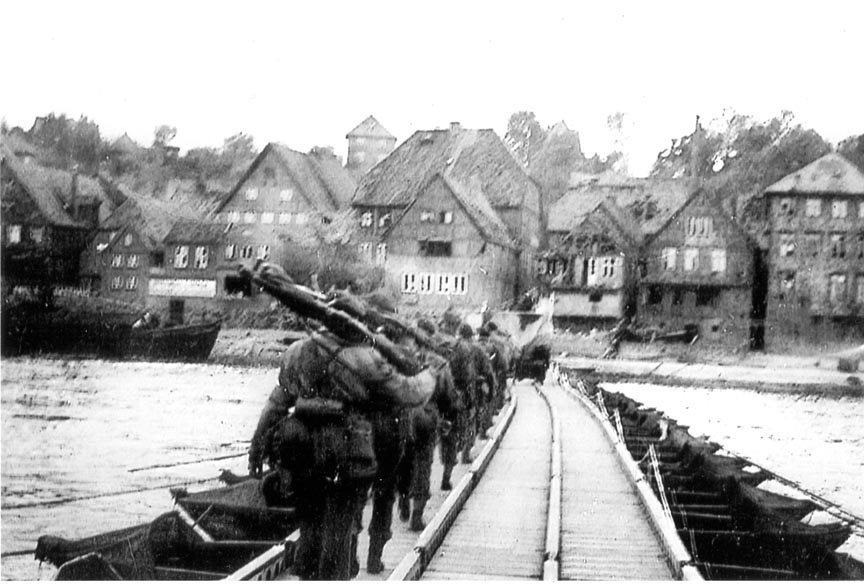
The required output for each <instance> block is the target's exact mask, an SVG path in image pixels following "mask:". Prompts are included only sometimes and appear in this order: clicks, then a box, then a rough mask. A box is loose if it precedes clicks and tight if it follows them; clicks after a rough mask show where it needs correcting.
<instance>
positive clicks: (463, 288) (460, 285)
mask: <svg viewBox="0 0 864 584" xmlns="http://www.w3.org/2000/svg"><path fill="white" fill-rule="evenodd" d="M453 293H454V294H467V293H468V276H466V275H465V274H454V275H453Z"/></svg>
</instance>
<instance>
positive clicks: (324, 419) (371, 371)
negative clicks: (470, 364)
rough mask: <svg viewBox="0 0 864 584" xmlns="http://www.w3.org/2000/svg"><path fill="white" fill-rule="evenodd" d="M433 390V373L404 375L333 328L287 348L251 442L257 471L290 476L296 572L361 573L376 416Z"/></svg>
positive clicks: (325, 576) (314, 576)
mask: <svg viewBox="0 0 864 584" xmlns="http://www.w3.org/2000/svg"><path fill="white" fill-rule="evenodd" d="M434 387H435V378H434V376H433V374H432V373H431V372H430V371H428V370H423V371H421V372H419V373H418V374H416V375H414V376H406V375H403V374H401V373H399V372H398V371H396V370H395V369H394V368H393V366H392V365H390V363H388V362H387V361H386V360H385V359H384V358H383V357H382V356H381V354H380V353H379V352H378V351H377V350H375V349H374V348H373V347H370V346H368V345H362V344H350V343H346V342H345V341H343V340H342V339H339V338H337V337H335V336H334V335H332V334H330V333H327V332H319V333H315V334H313V335H312V336H311V337H310V338H309V339H306V340H303V341H298V342H296V343H294V344H293V345H291V347H289V349H288V351H286V353H285V357H284V360H283V365H282V367H281V368H280V371H279V385H278V386H277V387H276V388H275V389H274V390H273V392H272V393H271V395H270V398H269V400H268V402H267V404H266V405H265V407H264V410H263V411H262V413H261V417H260V419H259V422H258V426H257V428H256V430H255V435H254V437H253V439H252V445H251V448H250V452H249V468H250V473H251V474H253V475H255V476H260V474H261V468H262V465H263V461H264V460H265V459H266V460H269V462H270V465H271V466H276V467H280V468H283V469H286V470H288V471H289V472H290V474H291V481H292V486H293V490H294V493H295V497H296V500H297V508H298V519H299V523H300V541H299V542H298V545H297V548H296V550H295V555H294V571H295V573H296V574H297V575H299V576H300V577H301V578H302V579H307V580H348V579H350V578H351V577H352V576H353V575H355V574H356V572H357V570H358V569H359V566H357V564H356V534H357V531H358V518H359V517H360V516H361V514H362V502H363V501H364V500H365V494H366V493H368V489H369V486H370V484H371V482H372V480H373V478H374V476H375V473H376V471H377V462H376V459H375V453H374V450H373V448H374V447H373V429H372V422H371V419H370V417H371V416H373V415H375V413H376V412H381V411H392V409H393V408H400V407H414V406H418V405H422V404H423V403H425V402H426V400H428V399H429V397H430V396H431V395H432V392H433V390H434ZM291 408H294V410H293V412H291V411H290V410H291Z"/></svg>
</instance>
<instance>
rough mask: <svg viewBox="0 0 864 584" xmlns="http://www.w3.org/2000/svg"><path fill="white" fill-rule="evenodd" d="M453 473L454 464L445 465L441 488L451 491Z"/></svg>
mask: <svg viewBox="0 0 864 584" xmlns="http://www.w3.org/2000/svg"><path fill="white" fill-rule="evenodd" d="M452 474H453V467H452V466H449V465H448V466H445V467H444V475H443V476H442V477H441V490H442V491H449V490H451V489H452V488H453V485H451V484H450V476H451V475H452Z"/></svg>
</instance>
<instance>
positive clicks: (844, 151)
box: [837, 134, 864, 172]
mask: <svg viewBox="0 0 864 584" xmlns="http://www.w3.org/2000/svg"><path fill="white" fill-rule="evenodd" d="M837 152H838V153H840V154H841V155H843V156H844V157H845V158H846V160H848V161H849V162H851V163H852V164H854V165H856V166H857V167H858V168H860V169H861V171H862V172H864V134H861V135H859V136H849V137H848V138H846V139H845V140H841V141H840V143H839V144H838V145H837Z"/></svg>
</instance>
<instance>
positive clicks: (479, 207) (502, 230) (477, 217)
mask: <svg viewBox="0 0 864 584" xmlns="http://www.w3.org/2000/svg"><path fill="white" fill-rule="evenodd" d="M436 180H440V181H441V182H443V183H444V185H445V186H446V187H447V189H448V190H449V191H450V192H451V193H453V197H454V198H455V199H456V202H457V203H458V204H459V206H460V207H462V209H463V210H464V211H465V214H466V215H468V219H469V220H470V221H471V223H472V224H473V225H474V226H475V227H476V228H477V230H478V231H479V232H480V235H481V236H482V237H483V239H484V240H486V241H489V242H492V243H497V244H498V245H501V246H504V247H509V248H512V247H514V243H513V240H512V238H511V237H510V233H509V232H508V231H507V226H506V225H504V223H503V222H502V221H501V219H500V218H499V217H498V214H497V213H496V212H495V210H494V209H492V207H491V206H489V201H487V200H486V197H485V196H483V192H482V191H481V190H480V186H479V184H477V183H476V181H475V184H473V185H462V184H459V183H457V182H455V181H453V180H451V179H448V178H446V177H444V176H442V175H441V174H435V175H433V176H432V177H431V178H430V179H429V182H428V183H427V184H426V185H425V186H424V188H423V189H422V190H421V192H420V195H419V196H417V197H415V198H414V199H413V200H412V201H411V203H409V205H408V207H406V208H405V211H404V212H402V213H401V214H400V215H399V217H397V218H396V220H395V221H394V222H393V223H392V224H391V225H390V227H389V228H388V229H387V232H386V233H385V234H384V238H385V239H386V238H387V236H388V235H389V234H390V232H392V231H393V229H394V228H395V227H396V226H397V225H398V224H399V223H401V221H402V219H403V218H404V217H405V215H407V214H408V211H409V210H410V209H411V208H412V207H413V206H414V203H416V202H418V201H420V200H421V199H422V195H423V193H425V192H426V191H427V190H428V188H429V186H430V185H431V184H432V183H433V182H435V181H436Z"/></svg>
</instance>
